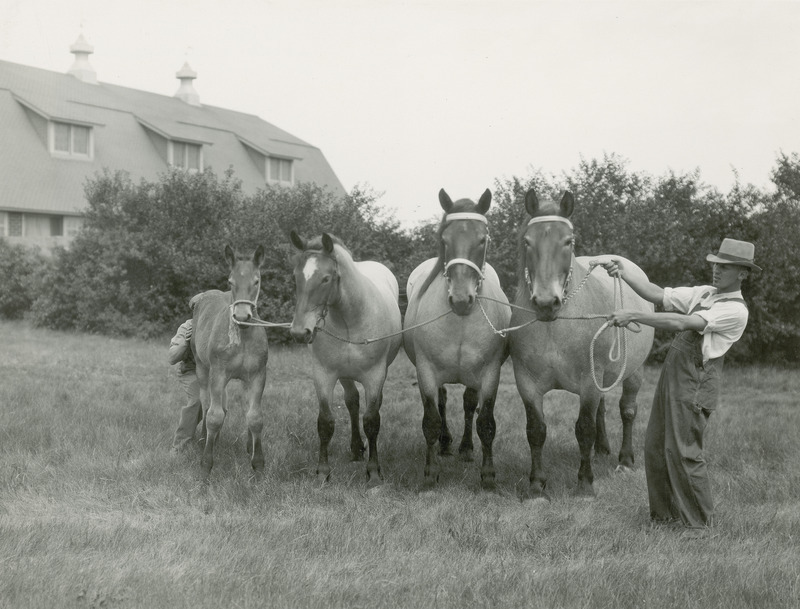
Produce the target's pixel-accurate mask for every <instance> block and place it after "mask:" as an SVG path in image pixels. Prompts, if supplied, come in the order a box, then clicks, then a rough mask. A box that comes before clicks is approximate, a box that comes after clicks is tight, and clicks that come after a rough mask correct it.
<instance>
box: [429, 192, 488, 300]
mask: <svg viewBox="0 0 800 609" xmlns="http://www.w3.org/2000/svg"><path fill="white" fill-rule="evenodd" d="M477 207H478V204H477V203H475V202H474V201H472V200H471V199H459V200H458V201H456V202H455V203H453V208H452V209H451V210H450V211H449V212H445V213H444V214H443V215H442V219H441V221H440V222H439V228H438V229H437V230H436V243H437V246H438V249H439V253H438V258H437V259H436V264H434V265H433V268H432V269H431V272H430V273H428V276H427V277H426V278H425V281H423V282H422V285H420V287H419V295H420V296H422V295H423V294H424V293H425V292H426V291H427V289H428V288H429V287H430V285H431V284H432V283H433V280H434V279H436V276H437V275H439V274H440V273H442V272H444V242H443V241H442V233H443V232H444V229H445V227H446V226H447V222H446V220H447V216H448V215H450V214H456V213H478V212H477V211H476V208H477Z"/></svg>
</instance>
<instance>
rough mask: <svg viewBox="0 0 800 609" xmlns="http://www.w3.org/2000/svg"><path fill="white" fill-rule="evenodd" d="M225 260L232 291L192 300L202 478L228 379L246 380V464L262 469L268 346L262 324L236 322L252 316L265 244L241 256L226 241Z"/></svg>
mask: <svg viewBox="0 0 800 609" xmlns="http://www.w3.org/2000/svg"><path fill="white" fill-rule="evenodd" d="M225 260H226V261H227V262H228V266H229V268H230V275H229V277H228V284H229V285H230V291H228V292H221V291H219V290H209V291H208V292H203V293H202V294H199V295H197V296H195V297H194V298H193V299H192V302H193V306H192V320H193V324H194V330H193V334H192V340H191V345H192V352H193V353H194V357H195V362H196V364H197V380H198V382H199V384H200V401H201V403H202V405H203V427H204V430H205V432H206V444H205V450H204V451H203V457H202V461H201V466H202V470H203V478H204V479H205V480H208V476H209V475H210V473H211V468H212V467H213V466H214V447H215V446H216V444H217V441H218V440H219V432H220V430H221V429H222V424H223V422H224V421H225V414H226V413H227V411H228V405H227V396H226V390H225V389H226V387H227V385H228V382H229V381H230V380H231V379H239V380H241V381H242V382H243V384H244V390H245V396H246V399H247V403H248V409H247V414H246V420H247V452H248V454H249V455H250V464H251V465H252V467H253V469H254V470H255V471H256V472H261V471H263V469H264V453H263V451H262V448H261V432H262V430H263V428H264V415H263V413H262V409H261V397H262V395H263V393H264V386H265V385H266V381H267V358H268V357H269V344H268V342H267V333H266V330H265V329H264V328H263V327H258V326H245V325H240V322H248V321H250V320H251V319H252V318H254V317H256V302H257V301H258V293H259V290H260V288H261V265H262V264H263V263H264V248H263V246H260V245H259V246H258V247H257V248H256V251H255V253H254V254H253V255H252V256H245V257H240V256H237V255H236V254H235V253H234V251H233V249H232V248H231V246H230V245H226V246H225Z"/></svg>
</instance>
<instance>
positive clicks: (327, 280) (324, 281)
mask: <svg viewBox="0 0 800 609" xmlns="http://www.w3.org/2000/svg"><path fill="white" fill-rule="evenodd" d="M330 280H331V278H330V277H328V276H325V277H323V278H322V283H328V282H329V281H330Z"/></svg>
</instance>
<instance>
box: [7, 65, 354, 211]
mask: <svg viewBox="0 0 800 609" xmlns="http://www.w3.org/2000/svg"><path fill="white" fill-rule="evenodd" d="M48 121H61V122H68V123H74V124H80V125H87V126H91V127H92V131H93V134H94V157H93V158H92V159H91V160H78V159H63V158H56V157H54V156H53V155H51V154H50V152H49V150H48V146H47V134H46V125H47V122H48ZM0 133H2V134H3V138H2V139H3V145H1V146H0V179H2V182H3V188H2V189H0V208H2V209H7V210H15V209H18V210H23V211H24V210H27V211H40V212H45V213H67V214H69V213H80V211H81V210H82V208H83V207H84V206H85V199H84V192H83V188H84V183H85V181H86V179H87V178H91V177H93V176H94V175H95V174H97V173H100V172H101V171H102V170H103V169H104V168H109V169H111V170H118V169H123V170H125V171H127V172H128V173H130V175H131V177H132V178H134V179H137V180H138V179H139V178H146V179H148V180H154V179H157V178H158V175H159V174H160V173H161V172H164V171H166V170H167V167H168V165H167V162H166V158H165V157H164V155H163V154H159V151H158V146H157V143H156V142H157V141H158V140H159V138H165V139H169V140H180V141H188V142H194V143H199V144H203V159H204V161H203V166H204V167H211V168H212V169H213V170H214V171H215V172H216V173H218V174H221V173H223V172H224V171H226V170H227V169H228V168H229V167H231V166H232V167H233V169H234V172H235V177H237V178H239V179H241V180H242V186H243V189H244V190H245V192H249V193H254V192H255V191H256V190H258V189H259V188H263V187H264V186H265V175H264V167H263V162H262V159H263V157H266V156H278V157H281V158H287V159H293V160H294V161H295V163H294V178H295V181H296V182H314V183H316V184H318V185H320V186H324V187H328V188H329V189H330V190H332V191H333V192H335V193H337V194H343V193H344V192H345V191H344V187H343V186H342V184H341V182H340V181H339V179H338V178H337V177H336V174H335V173H334V172H333V169H332V168H331V167H330V165H329V164H328V162H327V160H326V159H325V157H324V155H323V154H322V152H321V151H320V150H319V148H316V147H315V146H312V145H311V144H309V143H308V142H305V141H303V140H301V139H300V138H297V137H295V136H293V135H292V134H290V133H288V132H286V131H284V130H282V129H280V128H278V127H276V126H275V125H273V124H271V123H268V122H266V121H264V120H262V119H260V118H259V117H257V116H254V115H252V114H246V113H242V112H236V111H233V110H228V109H225V108H219V107H215V106H206V105H201V106H195V105H190V104H188V103H186V102H185V101H182V100H181V99H179V98H177V97H169V96H165V95H159V94H156V93H150V92H147V91H140V90H137V89H131V88H127V87H122V86H118V85H112V84H107V83H103V82H98V83H96V84H92V83H89V82H83V81H81V80H80V79H78V78H76V77H75V76H72V75H70V74H61V73H58V72H52V71H49V70H42V69H39V68H32V67H29V66H24V65H20V64H15V63H10V62H6V61H0Z"/></svg>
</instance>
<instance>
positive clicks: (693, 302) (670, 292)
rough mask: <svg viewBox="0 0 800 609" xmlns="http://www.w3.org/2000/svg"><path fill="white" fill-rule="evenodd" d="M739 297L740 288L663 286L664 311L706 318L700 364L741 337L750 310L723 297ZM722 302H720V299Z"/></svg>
mask: <svg viewBox="0 0 800 609" xmlns="http://www.w3.org/2000/svg"><path fill="white" fill-rule="evenodd" d="M729 298H742V293H741V291H736V292H726V293H725V294H717V288H715V287H712V286H710V285H701V286H697V287H694V288H686V287H684V288H664V301H663V303H662V304H663V305H664V310H665V311H680V312H681V313H687V314H688V313H690V312H691V311H692V310H693V309H695V308H696V307H697V306H698V305H699V308H698V309H696V310H695V311H694V313H693V314H694V315H699V316H700V317H702V318H703V319H705V320H706V327H705V328H703V329H702V330H701V331H700V334H702V335H703V345H702V350H703V363H706V362H707V361H708V360H710V359H713V358H716V357H720V356H722V355H725V354H726V353H727V352H728V349H730V348H731V345H733V343H735V342H736V341H737V340H739V339H740V338H741V337H742V333H743V332H744V329H745V327H746V326H747V318H748V316H749V312H748V310H747V306H746V305H745V304H744V303H742V302H738V301H728V302H725V300H727V299H729ZM720 301H722V302H720Z"/></svg>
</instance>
